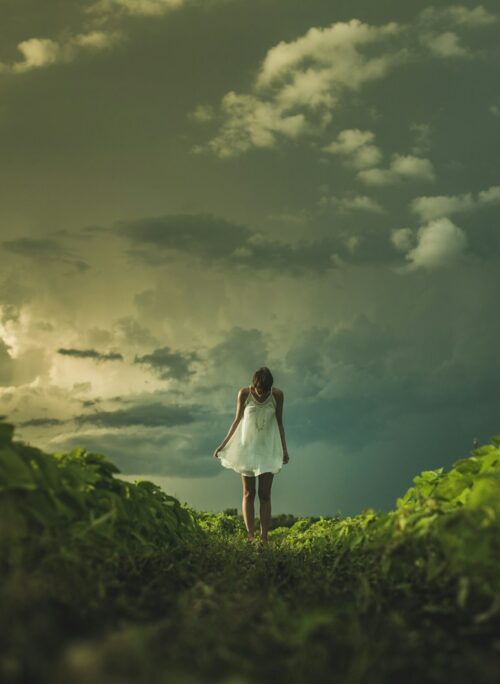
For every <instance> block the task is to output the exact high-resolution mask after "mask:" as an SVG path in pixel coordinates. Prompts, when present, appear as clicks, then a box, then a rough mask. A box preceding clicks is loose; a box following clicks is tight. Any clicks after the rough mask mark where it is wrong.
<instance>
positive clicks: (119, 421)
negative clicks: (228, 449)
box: [74, 402, 196, 428]
mask: <svg viewBox="0 0 500 684" xmlns="http://www.w3.org/2000/svg"><path fill="white" fill-rule="evenodd" d="M195 410H196V407H193V406H179V405H175V406H165V405H164V404H162V403H160V402H154V403H151V404H136V405H135V406H131V407H130V408H126V409H119V410H117V411H96V412H95V413H89V414H82V415H79V416H75V417H74V421H75V422H76V423H77V424H78V425H87V424H93V425H99V426H100V427H113V428H123V427H129V426H131V425H142V426H144V427H172V426H173V425H186V424H188V423H192V422H193V421H194V420H195Z"/></svg>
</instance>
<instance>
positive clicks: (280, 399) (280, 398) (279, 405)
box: [276, 388, 290, 463]
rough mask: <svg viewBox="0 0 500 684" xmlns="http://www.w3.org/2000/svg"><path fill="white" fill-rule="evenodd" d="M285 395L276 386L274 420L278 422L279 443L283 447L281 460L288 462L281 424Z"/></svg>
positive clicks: (283, 429)
mask: <svg viewBox="0 0 500 684" xmlns="http://www.w3.org/2000/svg"><path fill="white" fill-rule="evenodd" d="M284 400H285V396H284V394H283V392H282V391H281V390H279V389H278V388H276V421H277V423H278V428H279V431H280V437H281V445H282V447H283V462H284V463H288V461H289V460H290V457H289V456H288V449H287V446H286V439H285V428H284V426H283V404H284Z"/></svg>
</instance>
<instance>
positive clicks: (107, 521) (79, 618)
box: [0, 419, 500, 684]
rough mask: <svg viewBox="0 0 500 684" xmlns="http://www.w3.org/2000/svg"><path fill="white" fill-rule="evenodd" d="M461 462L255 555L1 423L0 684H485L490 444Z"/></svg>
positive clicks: (492, 641)
mask: <svg viewBox="0 0 500 684" xmlns="http://www.w3.org/2000/svg"><path fill="white" fill-rule="evenodd" d="M448 456H449V455H448V454H444V455H443V457H446V458H448ZM464 456H465V457H464V458H461V459H460V460H458V461H457V462H456V463H455V464H454V466H453V467H452V468H451V469H450V470H449V471H446V472H445V471H444V470H443V469H442V468H437V469H436V470H432V471H426V472H423V473H421V474H420V475H418V476H417V477H415V479H414V486H413V487H412V488H411V489H409V490H408V491H407V492H406V493H405V494H404V496H402V497H401V498H400V499H398V500H397V502H396V504H395V508H394V510H392V511H390V512H383V513H380V512H375V511H373V510H371V509H368V510H365V511H364V512H363V513H361V514H359V515H357V516H354V517H336V518H325V517H320V518H301V519H297V518H294V517H293V515H288V516H277V517H274V518H273V529H272V531H271V533H270V543H269V545H268V546H267V547H265V546H264V547H260V546H258V545H252V544H250V543H248V542H247V541H246V532H245V529H244V526H243V523H242V520H241V517H240V516H238V515H236V511H230V510H228V511H226V512H224V513H219V514H212V513H207V512H199V511H195V510H193V509H191V508H190V507H189V506H187V505H186V504H181V503H180V502H179V501H177V500H176V499H175V498H174V497H171V496H169V495H167V494H165V493H164V492H163V491H162V490H161V489H160V488H158V487H157V486H156V485H154V484H152V483H150V482H147V481H139V482H136V483H130V482H126V481H124V480H122V479H120V478H119V477H117V476H116V474H117V473H118V472H119V471H118V469H117V468H116V466H114V465H113V464H112V463H111V462H110V461H109V460H108V459H107V458H106V457H105V456H104V455H101V454H96V453H90V452H88V451H86V450H84V449H75V450H73V451H72V452H70V453H54V454H45V453H43V452H42V451H40V450H38V449H36V448H34V447H32V446H29V445H27V444H25V443H23V442H20V441H17V440H15V439H14V427H13V426H12V425H11V424H9V423H7V422H5V420H2V419H0V546H1V552H0V562H1V580H2V582H1V614H0V625H1V649H2V652H1V669H0V679H1V681H2V682H6V683H10V682H12V683H14V682H16V683H19V684H30V683H31V682H44V683H45V682H47V683H50V684H59V683H60V684H63V683H64V684H72V683H75V684H100V683H104V682H106V683H108V682H109V683H111V684H118V683H128V682H131V683H132V682H134V683H141V684H142V682H144V683H147V684H155V683H157V682H158V683H159V682H165V683H166V682H169V683H170V682H173V683H175V684H176V683H179V684H184V683H185V684H199V683H203V682H220V683H221V684H223V683H224V684H246V683H249V684H250V683H252V684H253V683H254V682H255V683H259V684H260V683H267V682H274V683H277V682H287V683H291V684H294V683H299V682H308V683H310V684H316V683H322V682H341V683H345V684H357V683H362V682H367V683H368V682H369V683H372V682H373V683H380V684H386V683H387V682H396V683H399V682H404V683H405V684H407V683H411V684H412V683H417V682H419V683H421V682H449V681H452V682H470V681H471V679H472V680H473V681H474V684H483V683H488V684H489V683H490V682H491V684H493V683H495V684H497V682H498V681H500V437H492V438H491V443H489V444H484V445H482V446H480V447H478V448H477V449H475V450H474V451H473V452H472V453H471V454H469V455H464Z"/></svg>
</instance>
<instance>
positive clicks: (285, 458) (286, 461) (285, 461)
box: [283, 449, 290, 463]
mask: <svg viewBox="0 0 500 684" xmlns="http://www.w3.org/2000/svg"><path fill="white" fill-rule="evenodd" d="M289 460H290V457H289V456H288V449H284V450H283V463H288V461H289Z"/></svg>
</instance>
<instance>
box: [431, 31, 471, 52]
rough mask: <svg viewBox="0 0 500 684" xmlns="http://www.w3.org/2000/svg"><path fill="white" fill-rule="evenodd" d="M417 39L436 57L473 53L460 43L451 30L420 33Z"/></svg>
mask: <svg viewBox="0 0 500 684" xmlns="http://www.w3.org/2000/svg"><path fill="white" fill-rule="evenodd" d="M419 40H420V42H421V43H422V45H423V46H424V47H426V48H428V49H429V50H430V51H431V53H432V54H434V55H436V56H437V57H471V56H472V55H473V53H472V51H471V50H468V49H467V48H465V47H463V46H462V45H460V38H459V36H458V35H457V34H456V33H454V32H453V31H444V32H443V33H430V32H427V33H422V34H421V35H420V36H419Z"/></svg>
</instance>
